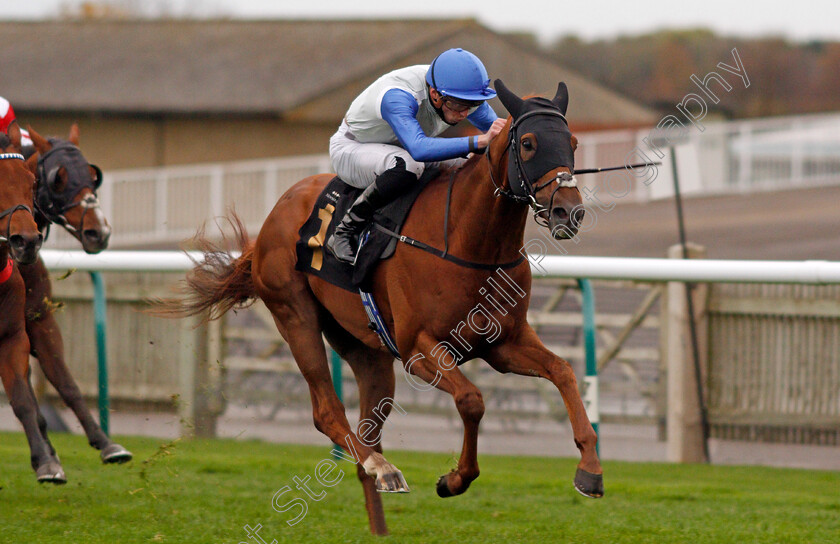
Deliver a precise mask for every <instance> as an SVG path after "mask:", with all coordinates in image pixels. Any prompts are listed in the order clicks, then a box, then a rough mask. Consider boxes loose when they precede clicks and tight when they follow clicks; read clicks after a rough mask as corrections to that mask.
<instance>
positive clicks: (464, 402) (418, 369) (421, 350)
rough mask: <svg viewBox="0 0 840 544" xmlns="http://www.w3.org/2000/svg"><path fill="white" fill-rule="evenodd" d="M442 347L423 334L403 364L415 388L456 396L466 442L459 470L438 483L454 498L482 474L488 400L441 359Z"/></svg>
mask: <svg viewBox="0 0 840 544" xmlns="http://www.w3.org/2000/svg"><path fill="white" fill-rule="evenodd" d="M438 346H440V344H438V343H437V342H436V341H435V340H434V339H433V338H431V337H430V336H428V335H425V334H421V335H420V336H419V337H418V341H417V343H416V345H415V348H414V349H413V350H412V351H411V354H412V355H411V357H409V358H407V359H405V360H404V361H403V365H404V366H405V370H406V372H408V373H409V375H410V376H409V383H410V384H411V385H412V386H413V387H414V388H415V389H419V390H421V391H424V390H429V389H431V387H432V386H434V387H436V388H437V389H440V390H441V391H446V392H447V393H449V394H450V395H452V398H453V399H454V400H455V406H456V407H457V408H458V413H459V414H460V416H461V420H462V421H463V422H464V443H463V446H462V448H461V457H460V458H459V459H458V467H457V468H456V469H454V470H452V471H451V472H449V473H448V474H444V475H443V476H441V477H440V479H438V482H437V494H438V495H439V496H441V497H452V496H455V495H460V494H461V493H463V492H464V491H466V490H467V488H468V487H469V486H470V484H471V483H472V482H473V480H475V479H476V478H478V475H479V469H478V425H479V423H480V422H481V418H482V417H483V416H484V399H483V398H482V397H481V391H479V390H478V387H476V386H475V384H473V383H472V382H471V381H469V380H468V379H467V377H466V376H464V375H463V374H462V373H461V371H460V370H459V369H458V368H457V367H455V366H452V367H450V366H448V365H447V361H446V359H445V358H443V359H439V358H440V352H439V351H437V349H436V348H438ZM444 365H446V366H444ZM415 376H416V378H415ZM417 378H419V379H417ZM421 380H422V381H421ZM423 382H425V383H423Z"/></svg>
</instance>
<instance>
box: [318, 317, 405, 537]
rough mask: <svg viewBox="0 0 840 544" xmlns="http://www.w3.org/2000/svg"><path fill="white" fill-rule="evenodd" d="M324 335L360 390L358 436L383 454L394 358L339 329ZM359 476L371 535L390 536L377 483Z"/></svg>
mask: <svg viewBox="0 0 840 544" xmlns="http://www.w3.org/2000/svg"><path fill="white" fill-rule="evenodd" d="M324 335H325V336H326V337H327V340H328V341H329V342H330V345H332V347H333V349H335V351H336V352H337V353H338V354H339V355H340V356H341V357H342V358H343V359H344V360H346V361H347V363H348V364H349V365H350V368H351V369H352V370H353V374H354V375H355V377H356V383H357V385H358V386H359V422H360V428H359V431H358V433H357V435H358V434H359V433H363V434H362V435H361V437H360V438H361V440H363V441H364V442H365V443H367V444H368V445H369V446H371V447H372V448H373V449H374V450H375V451H377V452H378V453H380V454H381V453H382V441H381V437H382V426H383V425H384V423H385V420H386V419H387V417H388V414H389V413H390V412H391V407H392V405H393V404H394V402H395V401H394V385H395V384H394V358H393V357H392V356H391V355H390V354H388V353H385V352H382V351H378V350H374V349H371V348H369V347H367V346H365V345H364V344H362V343H361V342H359V341H358V340H356V339H355V338H353V337H352V336H350V334H348V333H347V332H346V331H344V330H343V329H341V328H340V327H339V326H338V325H334V326H330V327H329V328H325V330H324ZM362 422H364V423H362ZM356 472H357V475H358V477H359V481H360V482H361V483H362V489H364V492H365V508H366V509H367V513H368V521H369V523H370V532H371V533H373V534H376V535H387V534H388V527H387V525H386V524H385V512H384V510H383V508H382V499H381V498H380V496H379V493H377V490H376V483H375V480H374V478H373V477H372V476H369V475H368V474H367V473H366V472H365V469H364V467H362V465H360V464H357V465H356ZM406 490H407V486H406Z"/></svg>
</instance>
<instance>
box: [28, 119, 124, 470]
mask: <svg viewBox="0 0 840 544" xmlns="http://www.w3.org/2000/svg"><path fill="white" fill-rule="evenodd" d="M28 130H29V135H30V137H31V138H32V142H33V144H35V149H36V151H37V159H38V182H37V183H38V188H37V190H36V200H35V207H36V211H35V218H36V220H37V222H38V228H39V229H41V231H42V232H47V233H48V232H49V230H48V229H49V228H50V225H51V224H56V225H59V226H62V227H64V229H65V230H67V231H68V232H69V233H70V234H71V235H72V236H73V237H75V238H76V239H77V240H79V242H81V244H82V248H83V249H84V250H85V252H86V253H99V252H100V251H102V250H103V249H105V248H107V247H108V238H109V237H110V235H111V226H110V225H109V224H108V220H107V219H106V218H105V215H104V214H103V213H102V209H101V208H100V206H99V200H98V199H97V196H96V190H97V189H98V188H99V186H100V185H101V183H102V172H101V171H100V170H99V168H98V167H96V166H94V165H91V164H89V163H88V161H87V160H86V159H85V158H84V157H83V156H82V153H81V151H80V150H79V148H78V145H79V127H78V125H76V124H73V125H72V126H71V127H70V135H69V137H68V140H62V139H59V138H50V139H49V140H47V139H45V138H43V137H41V135H40V134H38V133H37V132H35V131H34V130H32V127H28ZM20 273H21V275H22V276H23V280H24V282H25V284H26V333H27V335H29V342H30V344H31V352H32V355H33V356H34V357H35V358H36V359H38V363H39V364H40V365H41V370H43V372H44V375H45V376H46V378H47V380H48V381H49V382H50V383H51V384H52V385H53V387H55V389H56V391H58V394H59V395H60V396H61V398H62V400H63V401H64V403H65V404H66V405H67V406H68V407H69V408H70V409H71V410H72V411H73V413H74V414H75V415H76V417H77V418H78V420H79V423H81V424H82V428H83V429H84V431H85V435H86V436H87V439H88V443H89V444H90V445H91V446H93V447H94V448H96V449H97V450H99V452H100V453H99V456H100V459H102V462H103V463H124V462H126V461H129V460H131V452H129V451H128V450H127V449H125V448H124V447H122V446H121V445H119V444H117V443H115V442H113V441H112V440H111V439H110V438H108V436H107V435H106V434H105V433H104V432H103V431H102V429H101V428H100V427H99V425H98V424H97V422H96V420H95V419H94V418H93V416H92V415H91V413H90V411H89V410H88V408H87V406H86V405H85V400H84V398H83V397H82V394H81V392H80V391H79V387H78V385H76V381H75V380H74V379H73V376H72V375H71V374H70V370H69V369H68V368H67V364H66V363H65V362H64V341H63V339H62V337H61V330H60V329H59V328H58V323H57V322H56V320H55V317H54V316H53V308H52V305H51V302H50V301H51V300H52V284H51V283H50V277H49V274H48V273H47V268H46V266H45V265H44V262H43V261H42V260H41V259H38V260H37V261H36V262H34V263H32V264H30V265H24V266H21V267H20Z"/></svg>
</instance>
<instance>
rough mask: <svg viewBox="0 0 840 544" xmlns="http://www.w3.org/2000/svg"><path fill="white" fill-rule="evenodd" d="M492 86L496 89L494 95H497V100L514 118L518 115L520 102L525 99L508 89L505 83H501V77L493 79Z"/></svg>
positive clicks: (520, 109)
mask: <svg viewBox="0 0 840 544" xmlns="http://www.w3.org/2000/svg"><path fill="white" fill-rule="evenodd" d="M493 86H494V87H495V89H496V95H497V96H498V97H499V100H500V101H501V102H502V105H503V106H504V107H505V109H506V110H507V111H508V113H510V114H511V115H512V116H513V118H514V119H516V118H517V117H519V114H520V113H521V111H522V104H523V103H524V102H525V101H524V100H522V99H521V98H519V97H518V96H516V95H515V94H513V93H512V92H511V91H510V90H508V88H507V87H505V84H504V83H502V80H501V79H497V80H496V81H494V82H493Z"/></svg>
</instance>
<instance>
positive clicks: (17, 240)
mask: <svg viewBox="0 0 840 544" xmlns="http://www.w3.org/2000/svg"><path fill="white" fill-rule="evenodd" d="M43 242H44V236H43V235H42V234H41V233H38V234H33V235H31V236H24V235H22V234H13V235H11V236H9V247H11V248H12V251H14V252H16V253H25V252H27V251H32V250H37V249H39V248H40V247H41V244H42V243H43Z"/></svg>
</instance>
